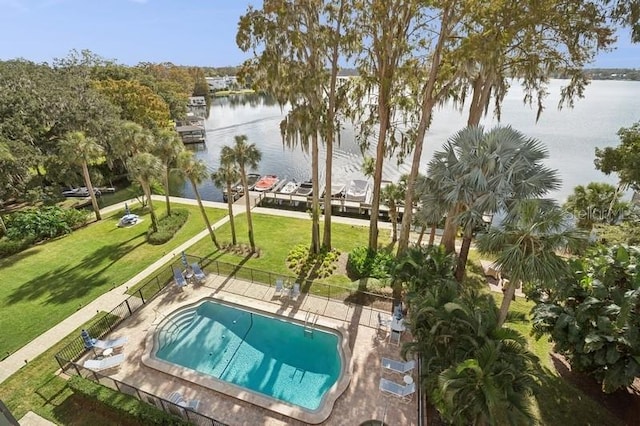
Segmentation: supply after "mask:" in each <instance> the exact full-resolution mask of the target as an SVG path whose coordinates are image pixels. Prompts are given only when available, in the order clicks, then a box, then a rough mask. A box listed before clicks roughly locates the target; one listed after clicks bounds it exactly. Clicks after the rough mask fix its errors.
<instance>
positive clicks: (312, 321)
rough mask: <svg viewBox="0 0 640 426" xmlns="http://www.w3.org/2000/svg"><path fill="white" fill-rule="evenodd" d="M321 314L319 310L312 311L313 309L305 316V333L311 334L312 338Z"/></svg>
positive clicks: (306, 334)
mask: <svg viewBox="0 0 640 426" xmlns="http://www.w3.org/2000/svg"><path fill="white" fill-rule="evenodd" d="M319 317H320V316H319V315H318V313H317V312H315V313H313V314H312V313H311V311H307V315H306V316H305V318H304V329H303V332H304V335H305V337H306V336H309V337H311V338H313V329H314V327H315V326H316V323H317V322H318V318H319Z"/></svg>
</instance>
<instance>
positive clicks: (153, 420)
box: [67, 376, 189, 425]
mask: <svg viewBox="0 0 640 426" xmlns="http://www.w3.org/2000/svg"><path fill="white" fill-rule="evenodd" d="M67 384H68V386H69V387H70V388H71V389H72V390H73V391H74V392H75V393H77V394H80V395H82V396H84V397H85V398H88V399H92V400H95V401H97V402H99V403H101V404H103V405H105V406H107V407H109V408H111V409H112V410H114V411H116V412H118V413H120V414H122V416H123V417H131V418H134V419H137V420H139V421H140V422H142V423H143V424H152V425H189V423H188V422H185V421H184V420H182V419H179V418H177V417H174V416H173V415H171V414H168V413H165V412H164V411H161V410H158V409H157V408H155V407H153V406H151V405H149V404H147V403H145V402H142V401H139V400H138V399H136V398H134V397H132V396H130V395H125V394H123V393H120V392H117V391H114V390H113V389H111V388H108V387H106V386H102V385H100V384H98V383H94V382H92V381H91V380H88V379H85V378H83V377H80V376H74V377H72V378H71V379H69V381H68V382H67Z"/></svg>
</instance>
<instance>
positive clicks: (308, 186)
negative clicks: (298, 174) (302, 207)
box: [294, 181, 313, 197]
mask: <svg viewBox="0 0 640 426" xmlns="http://www.w3.org/2000/svg"><path fill="white" fill-rule="evenodd" d="M294 194H295V195H301V196H303V197H310V196H311V194H313V183H311V181H307V182H302V183H301V184H300V187H299V188H298V189H297V190H296V192H295V193H294Z"/></svg>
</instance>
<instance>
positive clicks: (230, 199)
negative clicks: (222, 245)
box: [227, 182, 238, 246]
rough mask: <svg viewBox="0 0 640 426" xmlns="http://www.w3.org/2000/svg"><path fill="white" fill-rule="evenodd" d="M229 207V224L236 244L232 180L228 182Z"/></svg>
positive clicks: (232, 240)
mask: <svg viewBox="0 0 640 426" xmlns="http://www.w3.org/2000/svg"><path fill="white" fill-rule="evenodd" d="M227 207H228V208H229V225H230V226H231V244H233V245H234V246H235V245H236V244H237V243H238V242H237V241H236V225H235V223H234V221H233V195H232V192H231V182H227Z"/></svg>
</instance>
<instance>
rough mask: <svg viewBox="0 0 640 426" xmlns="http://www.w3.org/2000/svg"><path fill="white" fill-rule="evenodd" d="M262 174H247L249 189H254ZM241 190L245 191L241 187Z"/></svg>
mask: <svg viewBox="0 0 640 426" xmlns="http://www.w3.org/2000/svg"><path fill="white" fill-rule="evenodd" d="M260 177H261V176H260V175H259V174H257V173H249V174H248V175H247V188H249V191H253V190H254V189H255V187H256V183H258V181H259V180H260ZM240 188H242V183H240ZM240 192H241V193H242V192H244V190H243V189H240Z"/></svg>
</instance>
